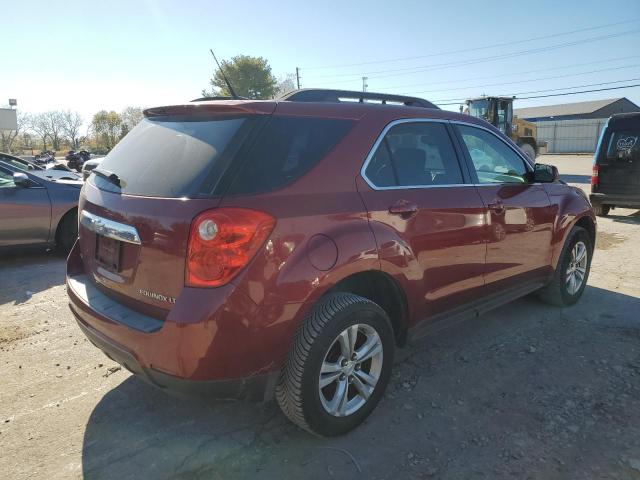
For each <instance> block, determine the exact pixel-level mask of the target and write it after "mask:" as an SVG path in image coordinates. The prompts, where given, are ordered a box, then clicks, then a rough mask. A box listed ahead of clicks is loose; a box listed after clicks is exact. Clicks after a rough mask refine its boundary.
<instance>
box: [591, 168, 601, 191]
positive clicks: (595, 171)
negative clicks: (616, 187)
mask: <svg viewBox="0 0 640 480" xmlns="http://www.w3.org/2000/svg"><path fill="white" fill-rule="evenodd" d="M598 169H599V168H598V165H594V166H593V170H592V173H591V187H597V186H598Z"/></svg>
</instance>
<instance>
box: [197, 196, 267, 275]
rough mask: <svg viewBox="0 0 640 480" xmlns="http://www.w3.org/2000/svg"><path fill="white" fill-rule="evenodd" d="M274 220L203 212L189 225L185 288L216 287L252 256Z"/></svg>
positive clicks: (233, 211) (252, 213)
mask: <svg viewBox="0 0 640 480" xmlns="http://www.w3.org/2000/svg"><path fill="white" fill-rule="evenodd" d="M275 224H276V221H275V219H274V218H273V217H272V216H270V215H268V214H266V213H264V212H258V211H256V210H249V209H245V208H219V209H214V210H207V211H205V212H202V213H201V214H200V215H198V216H197V217H196V218H195V219H194V220H193V222H191V229H190V231H189V244H188V247H187V264H186V269H185V285H187V286H189V287H219V286H221V285H224V284H226V283H227V282H229V280H231V279H232V278H233V277H234V276H235V275H236V274H237V273H238V272H239V271H240V270H241V269H242V268H244V267H245V266H246V265H247V264H248V263H249V261H250V260H251V259H252V258H253V257H254V256H255V254H256V253H257V251H258V249H260V247H261V246H262V245H263V243H264V242H265V240H266V239H267V238H268V237H269V235H270V234H271V232H272V230H273V227H274V226H275Z"/></svg>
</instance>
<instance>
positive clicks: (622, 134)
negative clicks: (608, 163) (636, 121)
mask: <svg viewBox="0 0 640 480" xmlns="http://www.w3.org/2000/svg"><path fill="white" fill-rule="evenodd" d="M607 159H608V160H622V161H632V162H637V161H640V130H617V131H614V132H613V133H612V134H611V139H610V140H609V147H608V148H607Z"/></svg>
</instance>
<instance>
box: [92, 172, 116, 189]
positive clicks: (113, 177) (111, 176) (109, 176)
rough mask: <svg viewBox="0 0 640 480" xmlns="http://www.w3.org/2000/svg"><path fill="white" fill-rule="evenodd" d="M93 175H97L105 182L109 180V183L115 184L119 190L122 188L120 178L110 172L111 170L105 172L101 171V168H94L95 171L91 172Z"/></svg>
mask: <svg viewBox="0 0 640 480" xmlns="http://www.w3.org/2000/svg"><path fill="white" fill-rule="evenodd" d="M91 173H95V174H96V175H98V176H99V177H102V178H104V179H105V180H107V181H108V182H111V183H113V184H114V185H115V186H116V187H118V188H120V187H121V185H120V177H119V176H118V174H116V173H113V172H110V171H109V170H104V169H101V168H94V169H93V170H91Z"/></svg>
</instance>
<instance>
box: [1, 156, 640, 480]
mask: <svg viewBox="0 0 640 480" xmlns="http://www.w3.org/2000/svg"><path fill="white" fill-rule="evenodd" d="M539 161H542V162H546V163H555V164H557V165H558V166H559V168H560V171H561V173H564V174H566V176H565V178H566V179H567V180H568V181H570V182H571V183H574V184H577V185H579V186H581V187H584V188H588V182H589V177H588V175H589V173H590V165H591V163H590V158H589V157H586V156H582V157H578V156H546V157H543V158H541V159H539ZM613 213H614V215H611V216H610V217H609V218H606V219H601V220H600V223H599V238H598V244H597V250H596V255H595V259H594V262H593V267H592V272H591V277H590V279H589V286H588V287H587V289H586V291H585V294H584V297H583V298H582V300H581V301H580V302H579V303H578V305H576V306H574V307H571V308H567V309H556V308H552V307H549V306H546V305H544V304H542V303H539V302H538V301H537V300H536V299H535V298H525V299H522V300H519V301H517V302H515V303H512V304H510V305H507V306H504V307H502V308H500V309H498V310H496V311H494V312H492V313H490V314H487V315H484V316H483V317H480V318H479V319H476V320H475V321H473V322H469V323H466V324H464V325H462V326H458V327H456V328H455V329H449V330H447V331H441V332H440V333H438V334H434V335H432V336H431V337H429V338H427V339H426V340H424V341H422V342H421V343H420V344H418V345H415V346H413V347H411V348H408V349H406V350H404V351H402V352H401V354H400V359H399V360H398V362H397V365H396V367H395V370H394V376H393V379H392V381H391V384H390V385H389V389H388V391H387V394H386V396H385V398H384V399H383V401H382V402H381V404H380V405H379V407H378V409H377V410H376V411H375V412H374V414H373V415H372V416H371V418H370V419H369V420H368V421H367V422H366V423H365V424H364V425H363V426H361V427H360V428H359V429H357V430H356V431H354V432H352V433H351V434H349V435H347V436H344V437H342V438H338V439H331V440H327V439H321V438H316V437H313V436H311V435H309V434H307V433H305V432H303V431H300V430H298V429H297V428H296V427H294V426H292V425H290V424H289V423H288V422H287V421H286V420H285V418H284V417H283V416H282V415H281V414H280V412H279V410H278V408H277V406H276V405H275V404H274V403H270V404H265V405H253V404H243V403H218V404H202V403H197V402H191V401H185V400H179V399H174V398H172V397H168V396H166V395H165V394H163V393H161V392H158V391H156V390H154V389H152V388H151V387H148V386H146V385H145V384H143V383H141V382H140V381H138V380H137V379H135V378H132V377H131V376H130V374H129V373H127V372H126V371H123V370H121V369H119V368H118V367H117V365H116V364H114V363H113V362H111V361H110V360H108V359H107V358H106V357H104V356H103V355H102V353H101V352H99V351H98V350H97V349H95V348H94V347H93V346H92V345H90V344H89V343H88V342H87V341H86V340H85V338H84V337H83V335H82V334H81V333H80V331H79V329H78V328H77V326H76V324H75V321H74V320H73V318H72V315H71V313H70V312H69V310H68V307H67V300H66V296H65V290H64V285H63V280H64V278H63V277H64V261H63V260H62V259H60V258H59V257H56V256H54V255H53V254H44V253H42V254H29V255H19V256H15V255H14V256H13V257H12V258H5V259H3V260H0V379H1V385H2V387H1V390H0V452H1V453H0V472H2V473H1V474H0V475H1V476H2V477H3V478H11V479H14V478H47V479H60V478H77V477H82V476H84V477H85V478H89V479H98V478H100V479H114V478H117V479H119V480H124V479H129V478H149V479H152V478H153V479H156V478H158V479H163V478H181V479H191V478H202V479H217V478H221V479H222V478H224V479H229V478H273V479H280V478H305V479H307V480H310V479H316V478H317V479H324V478H389V479H391V478H393V479H395V478H419V479H428V478H448V479H449V478H452V479H475V478H478V479H480V478H488V479H495V478H518V479H525V478H531V479H553V478H573V479H586V478H589V479H599V478H602V479H605V478H606V479H615V478H618V479H629V478H640V315H639V314H638V312H639V311H640V273H639V272H640V255H638V252H639V251H640V215H639V214H638V213H636V212H634V211H631V210H615V211H614V212H613Z"/></svg>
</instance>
